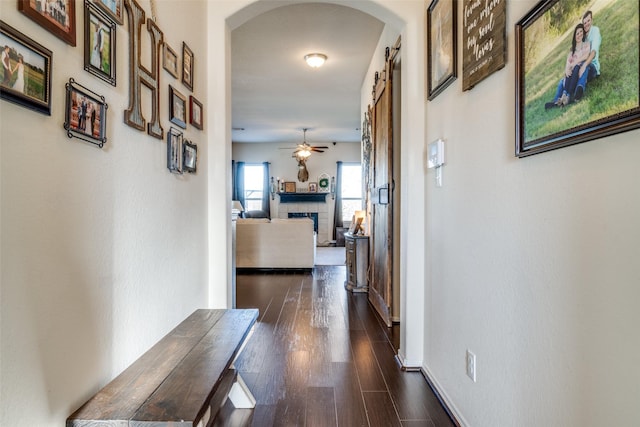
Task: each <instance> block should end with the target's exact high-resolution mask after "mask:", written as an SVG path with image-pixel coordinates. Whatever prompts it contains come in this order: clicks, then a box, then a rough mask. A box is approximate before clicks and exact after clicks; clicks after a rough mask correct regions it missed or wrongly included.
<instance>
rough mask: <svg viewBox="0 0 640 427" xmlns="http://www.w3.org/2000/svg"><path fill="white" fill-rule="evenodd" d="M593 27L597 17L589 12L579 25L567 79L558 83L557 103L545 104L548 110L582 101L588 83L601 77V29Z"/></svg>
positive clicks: (574, 31)
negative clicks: (594, 17) (594, 19)
mask: <svg viewBox="0 0 640 427" xmlns="http://www.w3.org/2000/svg"><path fill="white" fill-rule="evenodd" d="M592 24H593V14H592V13H591V11H587V12H586V13H585V14H584V16H583V17H582V23H581V24H578V25H576V28H575V29H574V30H573V38H572V39H571V50H570V51H569V54H568V55H567V62H566V65H565V70H564V77H563V78H562V79H561V80H560V83H559V84H558V89H557V90H556V96H555V97H554V98H553V102H547V103H546V104H545V105H544V108H545V110H548V109H550V108H554V107H564V106H566V105H568V104H571V103H572V102H574V101H579V100H580V99H582V97H583V96H584V93H585V89H586V86H587V82H590V81H591V80H593V79H594V78H596V77H598V76H599V75H600V61H599V53H600V43H601V42H602V36H601V35H600V29H599V28H598V27H596V26H594V25H592Z"/></svg>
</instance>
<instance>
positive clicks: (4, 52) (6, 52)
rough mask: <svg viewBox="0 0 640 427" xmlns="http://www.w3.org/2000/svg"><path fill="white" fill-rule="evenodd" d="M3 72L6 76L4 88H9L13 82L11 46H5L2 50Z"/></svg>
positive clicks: (3, 79)
mask: <svg viewBox="0 0 640 427" xmlns="http://www.w3.org/2000/svg"><path fill="white" fill-rule="evenodd" d="M2 70H3V71H4V74H3V76H2V86H7V87H9V82H10V81H11V75H12V74H13V73H12V72H11V62H10V61H9V46H5V47H4V49H3V50H2Z"/></svg>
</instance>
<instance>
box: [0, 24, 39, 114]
mask: <svg viewBox="0 0 640 427" xmlns="http://www.w3.org/2000/svg"><path fill="white" fill-rule="evenodd" d="M0 48H1V49H2V67H1V69H2V71H1V72H2V74H1V75H0V79H2V80H0V97H2V99H6V100H7V101H9V102H13V103H15V104H18V105H21V106H23V107H26V108H30V109H32V110H34V111H37V112H39V113H42V114H47V115H49V116H50V115H51V70H52V68H51V60H52V54H51V51H50V50H49V49H47V48H45V47H44V46H42V45H40V44H39V43H36V42H35V41H33V40H31V39H30V38H29V37H27V36H25V35H24V34H22V33H21V32H19V31H18V30H16V29H15V28H13V27H10V26H9V25H7V24H6V23H5V22H4V21H0Z"/></svg>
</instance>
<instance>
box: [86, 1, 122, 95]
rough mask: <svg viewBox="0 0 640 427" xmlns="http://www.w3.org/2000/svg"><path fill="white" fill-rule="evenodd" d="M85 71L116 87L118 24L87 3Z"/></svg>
mask: <svg viewBox="0 0 640 427" xmlns="http://www.w3.org/2000/svg"><path fill="white" fill-rule="evenodd" d="M84 11H85V14H84V69H85V70H86V71H88V72H89V73H91V74H93V75H94V76H96V77H99V78H101V79H102V80H104V81H106V82H109V83H110V84H111V85H113V86H115V85H116V23H115V22H114V21H112V20H111V19H110V18H108V17H107V15H105V14H104V13H103V12H102V11H101V10H99V9H98V8H97V7H96V6H94V5H93V3H88V2H87V3H85V9H84Z"/></svg>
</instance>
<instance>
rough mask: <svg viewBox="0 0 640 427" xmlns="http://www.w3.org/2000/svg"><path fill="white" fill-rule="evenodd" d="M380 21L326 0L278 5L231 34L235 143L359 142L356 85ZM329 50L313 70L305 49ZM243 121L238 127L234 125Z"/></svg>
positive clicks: (233, 137) (359, 118)
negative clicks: (305, 139) (303, 135)
mask: <svg viewBox="0 0 640 427" xmlns="http://www.w3.org/2000/svg"><path fill="white" fill-rule="evenodd" d="M383 28H384V25H383V23H382V22H381V21H379V20H378V19H376V18H374V17H372V16H370V15H368V14H366V13H363V12H360V11H358V10H355V9H352V8H349V7H345V6H339V5H335V4H328V3H304V4H295V5H290V6H283V7H279V8H276V9H273V10H270V11H269V12H266V13H264V14H261V15H259V16H257V17H255V18H253V19H251V20H249V21H247V22H246V23H244V24H242V25H241V26H239V27H238V28H236V29H234V30H233V31H232V33H231V64H232V68H231V76H232V127H233V128H234V130H233V133H232V140H233V142H251V143H254V142H255V143H260V142H277V143H287V144H295V143H299V142H301V140H302V129H303V128H309V132H308V133H307V141H308V142H310V143H312V144H318V143H322V144H326V143H330V142H333V141H336V142H355V141H360V127H361V124H362V119H363V117H361V115H360V90H361V86H362V83H363V81H364V78H365V74H366V72H367V68H368V66H369V63H370V61H371V57H372V56H373V53H374V50H375V47H376V45H377V43H378V39H379V38H380V34H381V33H382V30H383ZM312 52H320V53H324V54H325V55H327V56H328V60H327V62H326V63H325V64H324V66H322V67H321V68H319V69H312V68H310V67H309V66H308V65H307V64H306V63H305V62H304V56H305V55H306V54H308V53H312ZM237 128H242V129H244V130H235V129H237Z"/></svg>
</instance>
